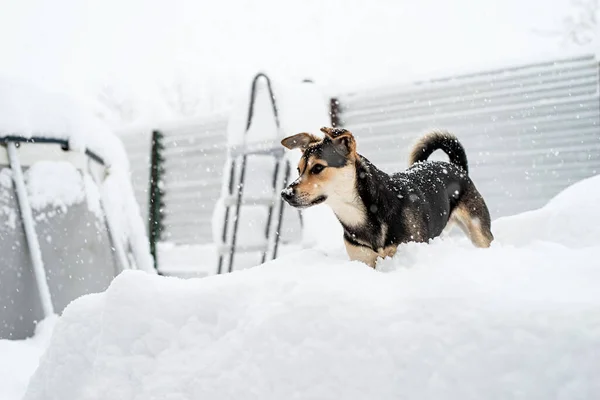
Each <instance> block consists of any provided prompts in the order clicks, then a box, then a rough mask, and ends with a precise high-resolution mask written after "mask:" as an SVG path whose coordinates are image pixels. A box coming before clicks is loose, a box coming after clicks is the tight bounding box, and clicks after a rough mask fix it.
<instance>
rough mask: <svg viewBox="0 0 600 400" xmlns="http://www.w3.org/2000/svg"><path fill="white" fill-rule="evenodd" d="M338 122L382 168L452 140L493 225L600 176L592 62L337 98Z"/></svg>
mask: <svg viewBox="0 0 600 400" xmlns="http://www.w3.org/2000/svg"><path fill="white" fill-rule="evenodd" d="M339 100H340V104H341V124H342V126H344V127H347V128H348V129H350V130H352V131H353V132H354V133H355V134H356V136H357V143H358V151H359V152H360V153H361V154H363V155H365V156H366V157H367V158H369V159H371V161H372V162H373V163H375V164H376V165H378V166H380V167H381V168H383V169H384V170H387V171H394V170H400V169H403V168H405V167H406V161H407V156H408V152H409V149H410V147H411V145H412V144H413V143H414V141H415V140H416V138H417V137H418V136H419V135H421V134H423V133H425V132H427V131H429V130H431V129H432V128H443V129H447V130H450V131H452V132H454V133H455V134H456V135H457V136H458V137H459V138H460V140H461V141H462V142H463V144H464V145H465V147H466V149H467V155H468V158H469V162H470V165H471V175H472V177H473V179H474V181H475V183H476V185H477V186H478V188H479V189H480V191H481V192H482V194H483V195H484V197H485V198H486V201H487V202H488V205H489V206H490V209H491V210H490V211H491V213H492V216H493V217H499V216H503V215H509V214H514V213H518V212H522V211H525V210H530V209H534V208H538V207H540V206H542V205H544V204H545V203H546V202H547V201H548V200H549V199H550V198H551V197H553V196H554V195H555V194H557V193H558V192H559V191H560V190H562V189H564V188H565V187H567V186H568V185H569V184H571V183H574V182H576V181H578V180H580V179H582V178H585V177H588V176H591V175H595V174H597V173H598V172H600V128H599V122H600V121H599V119H600V103H599V97H598V61H597V59H596V58H595V56H592V55H589V56H581V57H573V58H567V59H562V60H554V61H549V62H543V63H536V64H529V65H524V66H520V67H514V68H504V69H498V70H494V71H488V72H483V73H479V74H472V75H464V76H455V77H451V78H448V79H438V80H433V81H428V82H422V83H415V84H412V85H407V86H403V87H393V88H384V89H379V90H368V91H362V92H356V93H348V94H345V95H342V96H339Z"/></svg>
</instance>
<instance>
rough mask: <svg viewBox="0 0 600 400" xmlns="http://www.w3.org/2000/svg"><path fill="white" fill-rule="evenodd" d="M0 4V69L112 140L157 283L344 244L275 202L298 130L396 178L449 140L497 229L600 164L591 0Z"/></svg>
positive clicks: (595, 6)
mask: <svg viewBox="0 0 600 400" xmlns="http://www.w3.org/2000/svg"><path fill="white" fill-rule="evenodd" d="M0 1H1V2H0V4H1V9H2V12H1V13H0V50H1V55H2V62H1V63H0V76H3V77H4V78H5V79H8V80H10V81H14V82H17V81H23V82H28V83H33V84H34V85H36V86H38V87H41V88H43V89H44V90H47V91H50V92H56V93H62V94H68V95H70V96H72V97H74V98H76V99H78V102H79V103H80V104H82V105H84V106H85V107H86V108H88V109H89V110H91V111H92V113H93V114H94V115H95V116H96V117H97V118H99V119H101V120H102V121H103V122H104V123H105V124H107V125H108V126H109V127H110V129H111V130H112V131H113V132H115V133H116V134H117V135H118V136H119V137H120V139H121V140H122V142H123V143H124V145H125V150H126V152H127V156H128V158H129V162H130V170H131V179H132V182H133V187H134V191H135V195H136V200H137V203H138V204H139V207H140V209H141V214H142V218H143V220H144V224H145V225H146V230H147V234H148V236H149V242H150V248H151V251H152V255H153V256H154V260H155V265H156V267H157V268H158V269H159V271H161V272H163V273H166V274H175V275H180V276H190V275H191V276H197V275H211V274H214V273H219V272H225V271H227V270H233V269H237V268H245V267H248V266H252V265H256V264H258V263H260V262H262V261H264V260H268V259H270V258H273V257H275V256H276V254H277V251H278V249H277V247H278V246H279V244H280V242H281V245H282V246H281V248H280V249H279V250H281V251H286V249H288V250H289V249H294V248H295V247H294V246H297V245H301V246H304V247H310V246H313V245H315V243H326V242H327V239H328V237H336V238H338V239H339V240H340V241H341V239H340V235H339V233H336V232H330V231H329V230H327V233H326V234H325V233H323V229H322V228H319V227H318V225H319V224H317V227H316V228H315V225H313V223H314V222H313V221H317V222H319V221H322V218H326V216H324V215H320V216H317V214H315V215H313V217H311V216H310V213H311V212H310V211H308V212H306V215H304V216H303V215H302V214H299V213H298V212H297V210H293V209H291V208H290V207H288V206H287V205H283V204H280V202H279V198H278V190H280V188H281V187H282V185H283V184H284V183H285V181H286V180H288V179H291V178H293V176H294V173H295V172H294V170H295V166H294V165H293V164H294V159H293V156H292V157H291V158H287V157H284V158H282V157H283V155H282V153H281V148H280V146H279V144H278V143H279V140H280V139H281V138H282V137H284V136H285V135H290V134H294V133H297V132H299V131H300V130H312V131H317V130H318V128H319V127H320V126H321V125H336V126H343V127H346V128H348V129H351V130H352V131H353V132H354V133H355V135H356V137H357V139H358V146H359V148H358V150H359V152H361V154H363V155H365V156H367V157H368V158H369V159H371V161H373V162H374V163H375V164H376V165H378V166H379V167H380V168H382V169H383V170H385V171H388V172H391V171H398V170H401V169H403V168H405V167H406V155H407V154H408V151H409V149H410V147H411V145H412V143H413V142H414V141H415V140H416V139H417V138H418V137H419V136H420V135H422V134H423V133H425V132H426V131H428V130H430V129H433V128H442V129H448V130H451V131H453V132H454V133H456V134H457V135H458V137H459V138H460V139H461V141H462V142H463V143H464V144H465V146H466V148H467V154H468V156H469V161H470V163H471V165H472V177H473V179H474V180H475V182H476V184H477V185H478V187H479V188H480V191H481V192H482V193H483V194H484V197H485V198H486V199H487V201H488V204H489V207H490V211H491V213H492V217H493V218H498V217H502V216H506V215H513V214H516V213H520V212H524V211H528V210H533V209H536V208H539V207H542V206H543V205H544V204H546V202H547V201H548V200H549V199H551V198H552V197H553V196H555V195H556V194H557V193H559V192H560V191H561V190H563V189H564V188H565V187H567V186H569V185H571V184H573V183H575V182H577V181H579V180H581V179H584V178H586V177H589V176H592V175H595V174H597V171H598V169H599V168H600V133H599V128H598V124H599V123H600V99H599V96H598V84H599V77H598V71H599V68H598V57H597V46H596V44H597V41H596V37H597V32H598V24H597V18H598V12H599V11H600V2H599V1H598V0H555V1H553V2H552V3H551V4H550V3H548V2H547V1H545V0H505V1H482V0H456V1H453V2H444V1H439V0H423V1H420V2H414V1H399V0H394V1H386V0H379V1H370V2H366V1H358V0H344V1H342V0H318V1H314V0H307V1H302V2H287V1H271V0H263V1H246V0H223V1H218V2H215V1H210V2H209V1H142V0H130V1H126V2H125V1H120V0H119V1H116V0H105V1H89V0H72V1H69V0H60V1H53V2H49V1H41V0H24V1H18V2H17V1H6V0H0ZM258 73H264V74H265V76H264V77H263V78H264V79H262V78H261V79H259V80H258V83H257V86H256V88H255V89H256V90H255V91H253V90H252V86H251V85H252V82H253V78H254V77H255V76H256V75H257V74H258ZM269 82H271V83H272V88H271V89H272V92H269V86H268V85H267V84H268V83H269ZM302 82H303V83H302ZM290 85H291V86H290ZM294 85H295V86H294ZM252 93H254V94H253V95H252V96H251V94H252ZM271 99H273V100H274V101H273V102H272V101H271ZM249 109H252V110H253V111H252V112H249V111H248V110H249ZM273 110H275V111H276V113H275V114H274V113H273ZM277 113H278V114H279V115H277ZM253 143H254V144H257V145H260V146H262V150H261V151H260V152H259V153H261V152H262V153H261V154H258V153H256V152H255V153H254V154H249V153H248V151H249V150H248V148H247V147H248V145H249V144H253ZM236 146H237V147H236ZM240 146H241V147H240ZM240 149H241V150H240ZM244 149H245V150H244ZM242 171H247V174H245V172H242ZM244 174H245V175H244ZM248 182H250V183H248ZM252 186H254V188H253V187H252ZM241 187H244V190H245V193H242V190H241V189H240V188H241ZM238 196H239V197H238ZM238 204H240V205H243V206H244V207H241V206H240V207H238ZM246 206H248V207H246ZM252 207H255V208H257V209H260V210H261V211H257V210H254V211H253V210H252ZM332 221H333V222H331V223H330V225H332V226H336V227H337V226H338V225H337V222H335V220H332ZM320 225H321V226H322V225H323V224H320ZM258 231H262V232H265V233H264V235H263V234H260V235H257V232H258ZM337 244H339V243H337V242H336V243H333V244H332V245H331V246H330V247H335V245H337ZM248 252H249V253H254V256H252V257H250V258H248V259H245V258H244V256H242V254H235V257H236V259H237V260H238V261H237V262H238V265H237V266H235V265H233V262H230V259H231V258H233V256H234V253H248ZM228 257H229V259H228ZM199 260H202V262H199Z"/></svg>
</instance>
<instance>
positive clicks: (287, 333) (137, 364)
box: [25, 240, 600, 400]
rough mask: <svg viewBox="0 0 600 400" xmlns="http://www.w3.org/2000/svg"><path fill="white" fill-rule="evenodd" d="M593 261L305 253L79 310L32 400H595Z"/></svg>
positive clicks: (160, 285) (479, 253)
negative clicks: (376, 266)
mask: <svg viewBox="0 0 600 400" xmlns="http://www.w3.org/2000/svg"><path fill="white" fill-rule="evenodd" d="M598 251H599V248H593V249H592V248H588V249H569V248H565V247H562V246H556V245H544V244H537V245H532V246H531V247H529V248H517V247H510V246H508V247H503V246H500V245H497V246H494V247H492V248H491V249H487V250H480V249H473V248H472V247H471V246H470V244H467V243H466V241H464V240H460V241H441V240H437V241H434V243H433V244H432V245H425V244H410V245H407V246H404V247H403V248H402V249H401V251H400V256H399V257H397V258H396V259H395V260H393V261H388V262H385V263H383V264H382V270H384V271H387V273H381V272H377V271H373V270H370V269H369V268H366V267H365V266H364V265H362V264H360V263H356V262H347V261H343V254H339V255H338V256H337V257H331V258H326V257H324V256H323V254H321V253H320V252H318V251H315V250H306V251H303V252H300V253H296V254H294V255H290V256H286V257H283V258H281V259H278V260H276V261H274V262H271V263H268V264H265V265H263V266H260V267H256V268H253V269H250V270H246V271H241V272H236V273H233V274H228V275H222V276H215V277H209V278H204V279H199V280H198V279H191V280H179V279H176V278H165V277H158V276H151V275H146V274H141V273H137V272H125V273H123V274H121V275H120V276H119V277H117V278H116V279H115V281H114V282H113V284H112V285H111V287H110V288H109V289H108V290H107V291H106V293H104V294H97V295H89V296H86V297H83V298H81V299H79V300H77V301H75V302H74V303H72V304H71V305H70V306H69V307H68V308H67V309H66V310H65V312H64V315H63V317H62V319H61V320H60V322H59V324H58V325H57V327H56V331H55V335H54V337H53V339H52V344H51V346H50V348H49V350H48V352H47V353H46V355H45V356H44V357H43V359H42V361H41V367H40V369H39V370H38V371H37V373H36V374H35V376H34V378H33V379H32V382H31V385H30V387H29V390H28V394H27V396H26V397H25V398H26V399H28V400H36V399H44V400H50V399H65V398H77V399H81V400H85V399H115V398H118V399H146V398H153V399H182V400H183V399H199V398H209V399H225V398H245V399H246V398H256V399H282V398H302V399H326V398H344V399H359V398H360V399H363V398H377V399H399V398H412V399H414V398H444V399H461V400H462V399H465V398H497V399H503V398H511V399H527V400H534V399H548V398H568V399H590V398H597V397H598V396H600V381H599V380H598V379H597V373H598V371H599V370H600V354H599V353H598V351H599V349H600V346H599V344H600V314H599V313H598V308H599V307H600V291H598V286H599V285H600V261H599V259H598Z"/></svg>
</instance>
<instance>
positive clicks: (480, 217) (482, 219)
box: [451, 184, 494, 247]
mask: <svg viewBox="0 0 600 400" xmlns="http://www.w3.org/2000/svg"><path fill="white" fill-rule="evenodd" d="M451 220H453V221H455V222H456V223H457V225H458V226H460V228H461V229H462V230H463V231H464V232H465V233H466V234H467V236H468V237H469V239H471V242H472V243H473V244H474V245H475V246H477V247H490V244H491V243H492V241H493V240H494V235H492V230H491V219H490V212H489V210H488V208H487V205H486V204H485V201H484V200H483V197H482V196H481V194H480V193H479V192H478V191H477V189H476V188H475V186H474V185H473V184H471V185H470V186H469V188H468V189H467V190H466V191H465V192H464V193H463V195H462V196H461V198H460V200H459V202H458V204H457V205H456V207H455V208H454V210H453V211H452V215H451Z"/></svg>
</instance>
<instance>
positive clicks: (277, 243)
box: [273, 162, 290, 259]
mask: <svg viewBox="0 0 600 400" xmlns="http://www.w3.org/2000/svg"><path fill="white" fill-rule="evenodd" d="M289 177H290V163H289V162H286V163H285V176H284V179H283V182H284V184H285V183H287V181H288V178H289ZM282 222H283V198H280V199H279V217H278V220H277V229H276V230H275V245H274V247H273V259H276V258H277V249H278V248H279V233H280V230H281V223H282Z"/></svg>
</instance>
